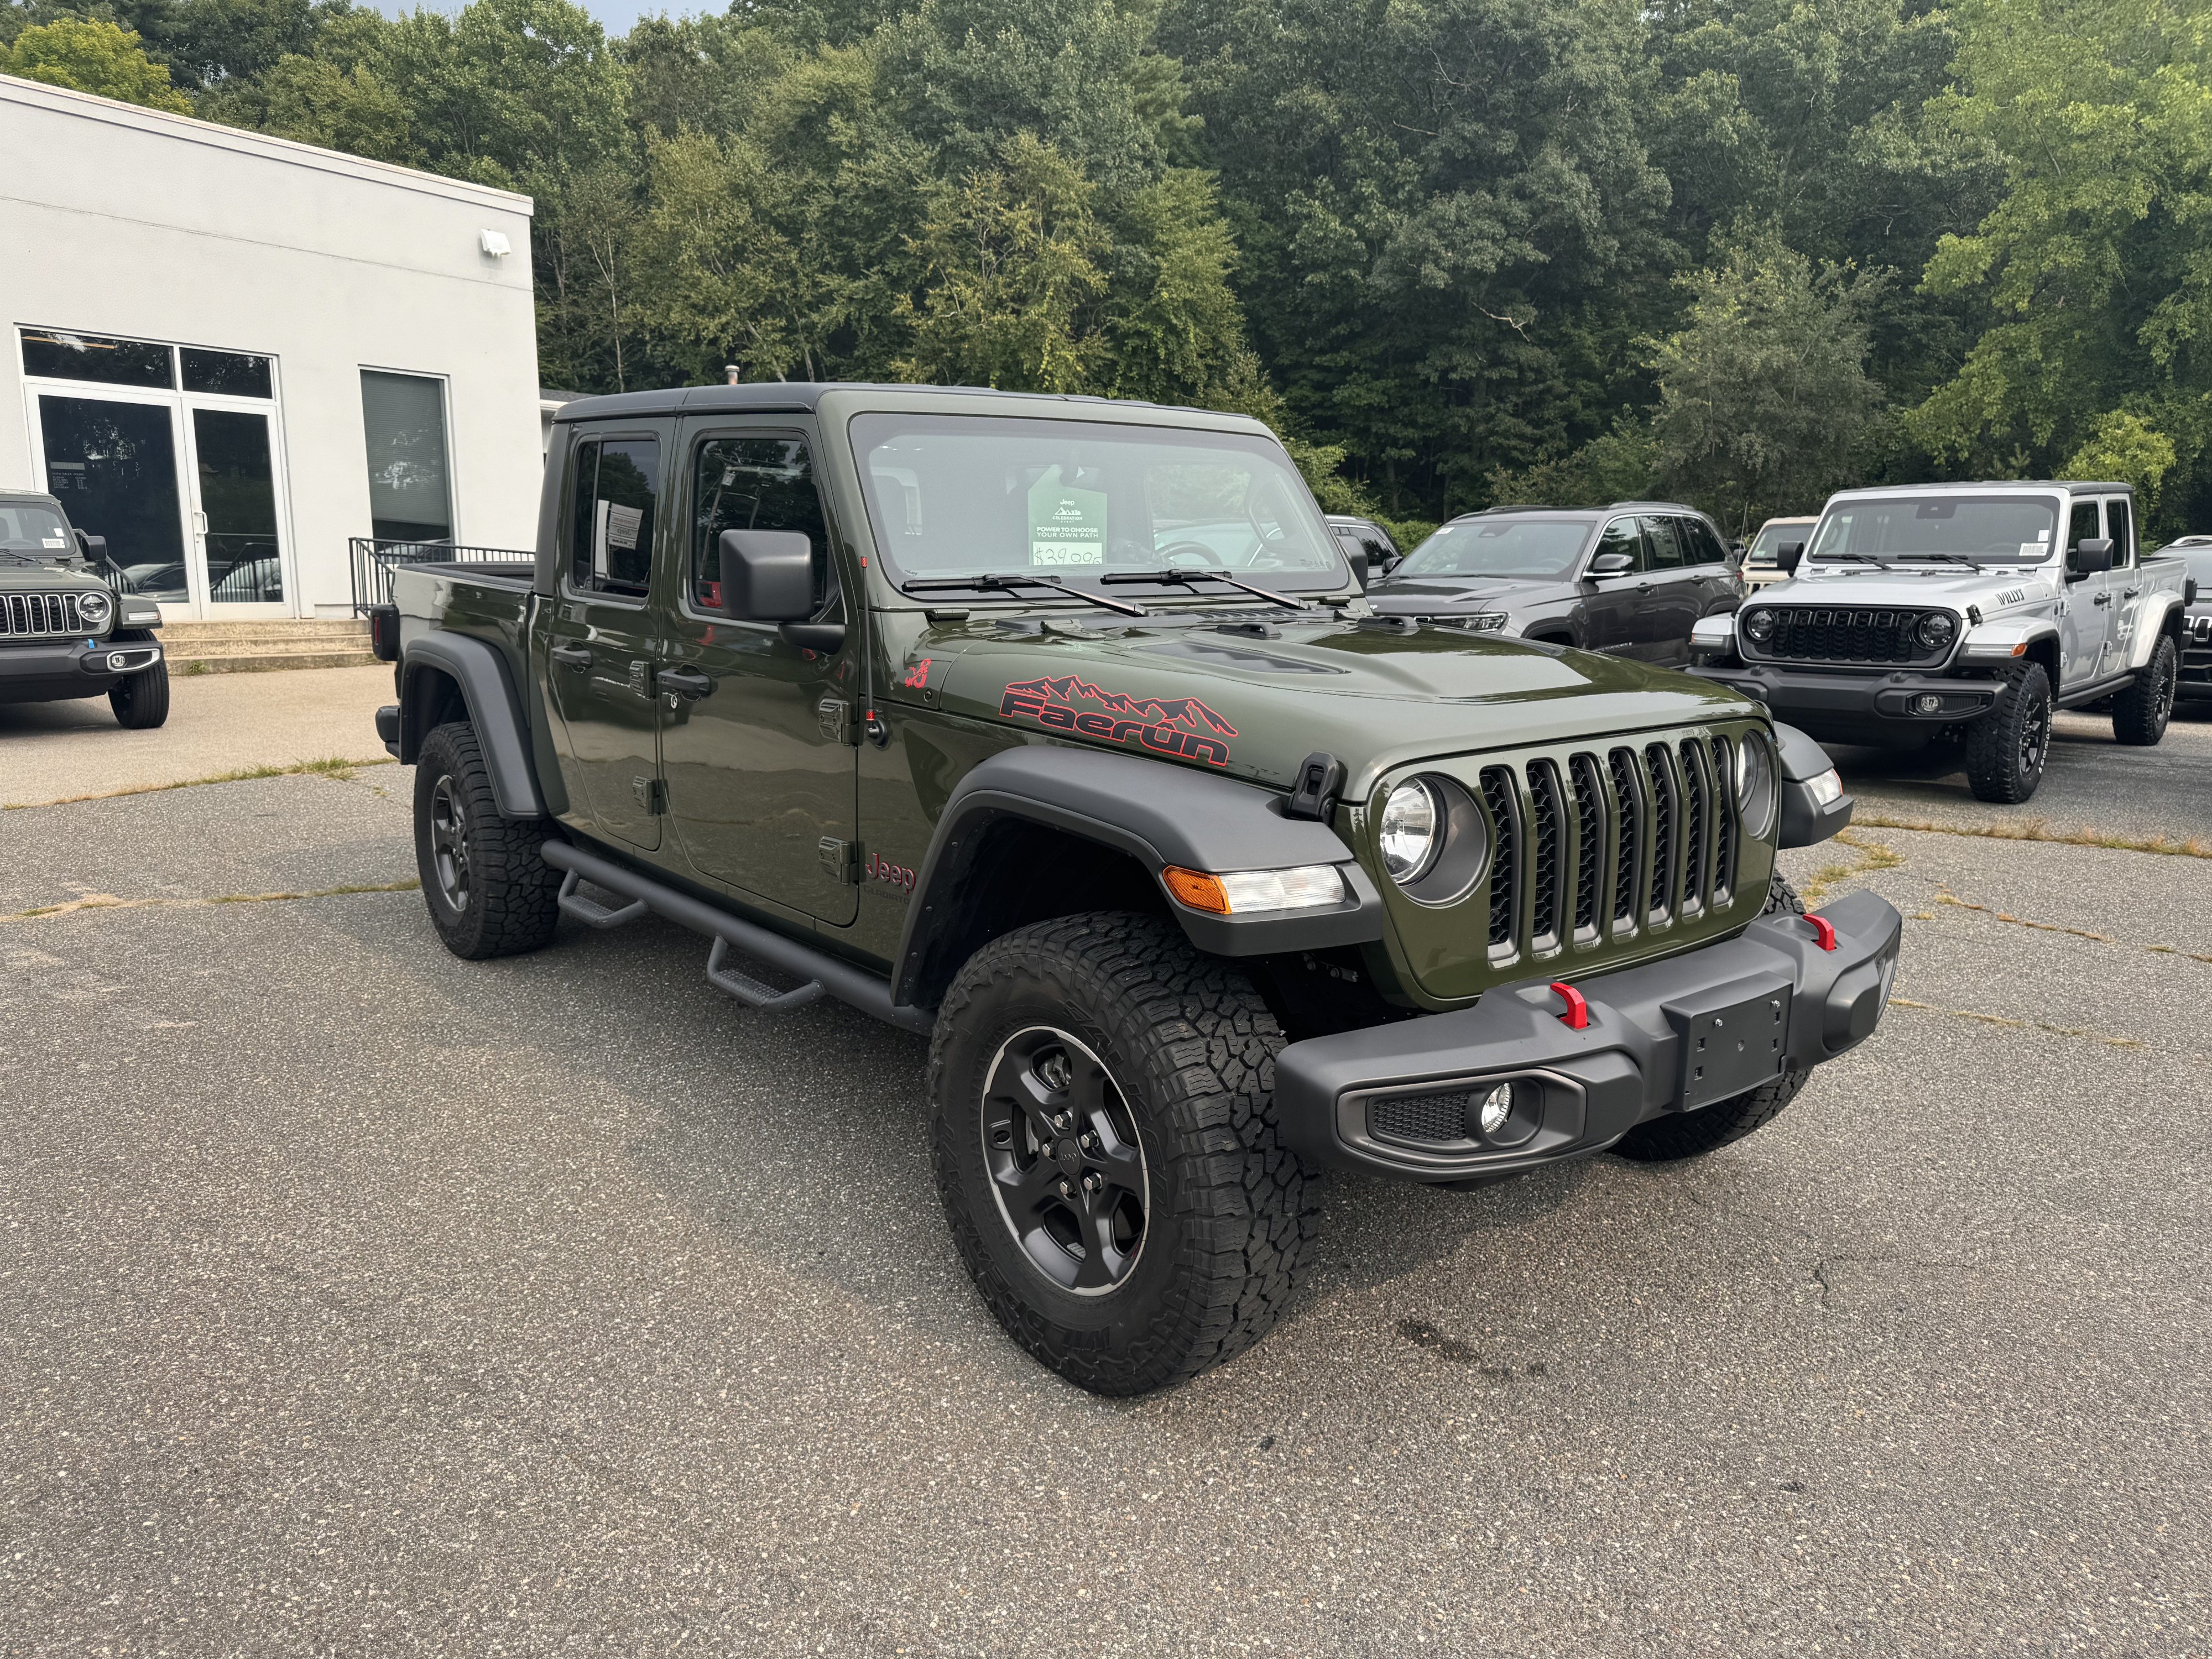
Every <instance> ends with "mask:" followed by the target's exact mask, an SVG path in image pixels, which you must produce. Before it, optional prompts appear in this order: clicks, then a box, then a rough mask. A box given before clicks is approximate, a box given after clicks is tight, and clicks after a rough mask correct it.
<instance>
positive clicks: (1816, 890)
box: [1797, 829, 1905, 910]
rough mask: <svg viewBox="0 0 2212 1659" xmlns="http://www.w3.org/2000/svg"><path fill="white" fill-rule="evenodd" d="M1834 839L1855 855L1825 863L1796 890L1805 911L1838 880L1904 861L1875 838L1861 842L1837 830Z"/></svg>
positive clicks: (1891, 848)
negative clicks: (1847, 860) (1842, 861)
mask: <svg viewBox="0 0 2212 1659" xmlns="http://www.w3.org/2000/svg"><path fill="white" fill-rule="evenodd" d="M1836 839H1837V840H1838V842H1841V843H1842V844H1843V845H1844V846H1845V847H1849V848H1852V849H1853V850H1854V851H1856V852H1857V854H1858V857H1857V858H1856V859H1854V860H1851V861H1850V863H1848V864H1831V865H1829V866H1827V867H1826V869H1823V870H1820V871H1819V872H1815V873H1814V875H1813V877H1812V878H1810V879H1809V880H1808V881H1807V882H1806V884H1804V885H1803V886H1802V887H1801V888H1799V889H1798V890H1797V896H1798V897H1799V898H1801V899H1802V900H1803V901H1804V903H1805V908H1807V909H1808V910H1810V909H1814V908H1817V907H1818V906H1819V905H1820V904H1821V903H1822V902H1825V901H1826V898H1827V896H1828V890H1829V889H1830V888H1832V887H1833V886H1834V885H1835V884H1837V883H1838V882H1841V881H1849V880H1850V878H1852V877H1853V876H1863V875H1867V874H1869V873H1870V872H1873V871H1875V870H1894V869H1896V868H1897V867H1898V866H1899V865H1900V864H1903V863H1904V862H1905V854H1902V853H1900V852H1899V851H1898V850H1897V849H1896V848H1893V847H1885V846H1883V845H1882V844H1881V842H1878V841H1863V840H1861V839H1860V838H1859V837H1858V836H1855V835H1853V834H1852V833H1851V832H1850V830H1849V829H1838V831H1837V832H1836Z"/></svg>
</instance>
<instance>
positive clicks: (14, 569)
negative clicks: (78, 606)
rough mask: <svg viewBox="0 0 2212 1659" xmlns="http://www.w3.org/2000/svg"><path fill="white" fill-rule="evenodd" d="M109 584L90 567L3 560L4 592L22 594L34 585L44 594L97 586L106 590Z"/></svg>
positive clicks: (0, 567)
mask: <svg viewBox="0 0 2212 1659" xmlns="http://www.w3.org/2000/svg"><path fill="white" fill-rule="evenodd" d="M106 586H107V584H106V582H104V581H102V580H100V578H99V577H97V576H95V575H94V574H92V573H91V572H90V571H88V570H80V569H76V568H71V567H70V566H68V565H62V564H17V563H15V562H14V561H13V560H9V559H0V593H21V592H28V591H29V590H31V589H33V588H35V589H37V590H38V591H39V592H41V593H51V592H54V591H55V590H56V589H60V590H62V591H63V592H70V591H72V590H74V591H75V592H81V593H88V592H91V591H92V590H93V589H94V588H95V587H96V588H100V589H102V590H103V591H104V590H105V589H106Z"/></svg>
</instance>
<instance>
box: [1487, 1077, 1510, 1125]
mask: <svg viewBox="0 0 2212 1659" xmlns="http://www.w3.org/2000/svg"><path fill="white" fill-rule="evenodd" d="M1512 1115H1513V1085H1511V1084H1510V1083H1501V1084H1499V1085H1498V1086H1497V1087H1496V1088H1495V1089H1492V1091H1490V1092H1489V1093H1488V1094H1486V1095H1485V1096H1483V1097H1482V1133H1485V1134H1486V1135H1494V1134H1496V1133H1498V1131H1499V1130H1500V1129H1502V1128H1504V1127H1505V1125H1506V1121H1507V1120H1509V1119H1510V1118H1511V1117H1512Z"/></svg>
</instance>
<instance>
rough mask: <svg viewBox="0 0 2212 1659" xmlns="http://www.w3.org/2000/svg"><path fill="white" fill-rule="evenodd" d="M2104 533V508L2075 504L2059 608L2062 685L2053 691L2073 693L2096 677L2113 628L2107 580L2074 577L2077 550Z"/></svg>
mask: <svg viewBox="0 0 2212 1659" xmlns="http://www.w3.org/2000/svg"><path fill="white" fill-rule="evenodd" d="M2104 533H2105V529H2104V515H2103V508H2102V505H2101V503H2100V502H2097V501H2075V503H2074V506H2073V510H2072V512H2071V513H2069V516H2068V518H2067V520H2066V551H2065V554H2064V558H2065V561H2066V591H2065V594H2064V597H2063V599H2061V600H2060V602H2059V607H2058V649H2059V654H2060V657H2061V659H2062V660H2061V662H2060V665H2059V672H2058V680H2059V684H2058V685H2057V687H2055V688H2053V689H2054V690H2071V689H2072V688H2073V687H2075V686H2077V685H2085V684H2087V683H2088V682H2089V681H2091V680H2093V679H2095V678H2097V675H2098V672H2099V671H2100V668H2101V666H2102V662H2103V658H2104V653H2105V638H2106V634H2107V633H2109V632H2110V629H2111V610H2110V606H2111V603H2112V593H2111V592H2110V591H2109V589H2108V588H2107V587H2106V579H2105V578H2104V577H2102V576H2099V575H2089V576H2079V577H2077V576H2076V575H2075V574H2074V553H2075V549H2076V548H2078V547H2080V546H2081V544H2082V543H2083V542H2086V541H2093V540H2094V539H2096V538H2098V537H2100V536H2101V535H2103V534H2104Z"/></svg>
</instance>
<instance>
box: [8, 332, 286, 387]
mask: <svg viewBox="0 0 2212 1659" xmlns="http://www.w3.org/2000/svg"><path fill="white" fill-rule="evenodd" d="M23 373H24V374H43V375H45V376H46V377H48V378H49V379H52V380H93V381H96V382H98V383H100V385H103V386H158V387H160V388H161V390H162V391H164V392H173V391H175V390H176V386H177V364H176V354H175V353H174V352H173V350H171V349H170V348H169V347H167V346H165V345H150V344H149V343H147V342H145V341H143V340H114V339H110V338H108V337H106V336H105V335H100V334H70V333H68V332H66V331H64V330H61V329H58V328H27V329H25V330H24V331H23ZM263 395H264V396H265V395H267V394H265V393H264V394H263Z"/></svg>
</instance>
